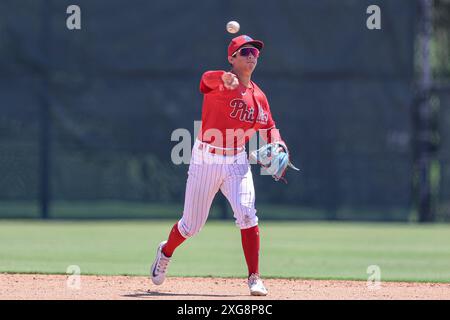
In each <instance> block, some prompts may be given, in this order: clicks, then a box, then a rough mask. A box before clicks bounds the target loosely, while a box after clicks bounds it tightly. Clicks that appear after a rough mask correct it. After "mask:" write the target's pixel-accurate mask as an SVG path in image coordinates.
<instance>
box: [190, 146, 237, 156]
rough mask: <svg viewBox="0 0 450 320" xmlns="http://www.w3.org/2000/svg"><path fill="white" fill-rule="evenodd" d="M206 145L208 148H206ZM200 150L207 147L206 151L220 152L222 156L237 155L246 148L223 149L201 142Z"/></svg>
mask: <svg viewBox="0 0 450 320" xmlns="http://www.w3.org/2000/svg"><path fill="white" fill-rule="evenodd" d="M205 147H206V148H205ZM198 149H199V150H203V149H206V151H208V152H209V153H212V154H218V155H221V156H235V155H237V154H238V153H240V152H242V151H244V148H239V149H228V150H227V149H222V148H214V147H212V146H209V145H207V144H205V143H200V145H199V146H198Z"/></svg>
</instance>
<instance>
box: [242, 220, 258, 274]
mask: <svg viewBox="0 0 450 320" xmlns="http://www.w3.org/2000/svg"><path fill="white" fill-rule="evenodd" d="M241 240H242V248H243V249H244V255H245V261H246V262H247V267H248V275H249V276H250V275H251V274H252V273H258V274H259V228H258V226H254V227H251V228H249V229H241Z"/></svg>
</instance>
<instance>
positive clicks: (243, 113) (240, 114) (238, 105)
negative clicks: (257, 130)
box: [230, 99, 269, 124]
mask: <svg viewBox="0 0 450 320" xmlns="http://www.w3.org/2000/svg"><path fill="white" fill-rule="evenodd" d="M230 107H232V108H233V111H231V113H230V117H231V118H233V119H239V120H240V121H245V122H250V123H252V122H254V121H255V115H254V113H255V109H254V108H253V107H249V106H248V105H247V104H246V103H245V101H244V100H242V99H233V100H231V102H230ZM268 118H269V117H268V115H267V113H266V112H264V110H263V108H261V106H260V105H258V118H257V119H256V122H258V123H261V124H267V120H268Z"/></svg>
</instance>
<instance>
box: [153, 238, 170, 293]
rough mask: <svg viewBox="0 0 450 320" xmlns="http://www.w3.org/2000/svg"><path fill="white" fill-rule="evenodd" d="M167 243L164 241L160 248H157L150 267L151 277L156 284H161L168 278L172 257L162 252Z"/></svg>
mask: <svg viewBox="0 0 450 320" xmlns="http://www.w3.org/2000/svg"><path fill="white" fill-rule="evenodd" d="M166 243H167V241H163V242H161V243H160V244H159V246H158V250H156V258H155V261H154V262H153V264H152V268H151V269H150V277H151V278H152V281H153V283H154V284H156V285H158V286H159V285H161V284H162V283H163V282H164V280H165V279H166V272H167V266H168V265H169V262H170V258H169V257H166V256H165V255H164V253H163V252H162V248H163V247H164V245H165V244H166Z"/></svg>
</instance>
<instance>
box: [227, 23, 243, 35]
mask: <svg viewBox="0 0 450 320" xmlns="http://www.w3.org/2000/svg"><path fill="white" fill-rule="evenodd" d="M239 29H240V25H239V22H237V21H230V22H228V23H227V31H228V32H229V33H236V32H238V31H239Z"/></svg>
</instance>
